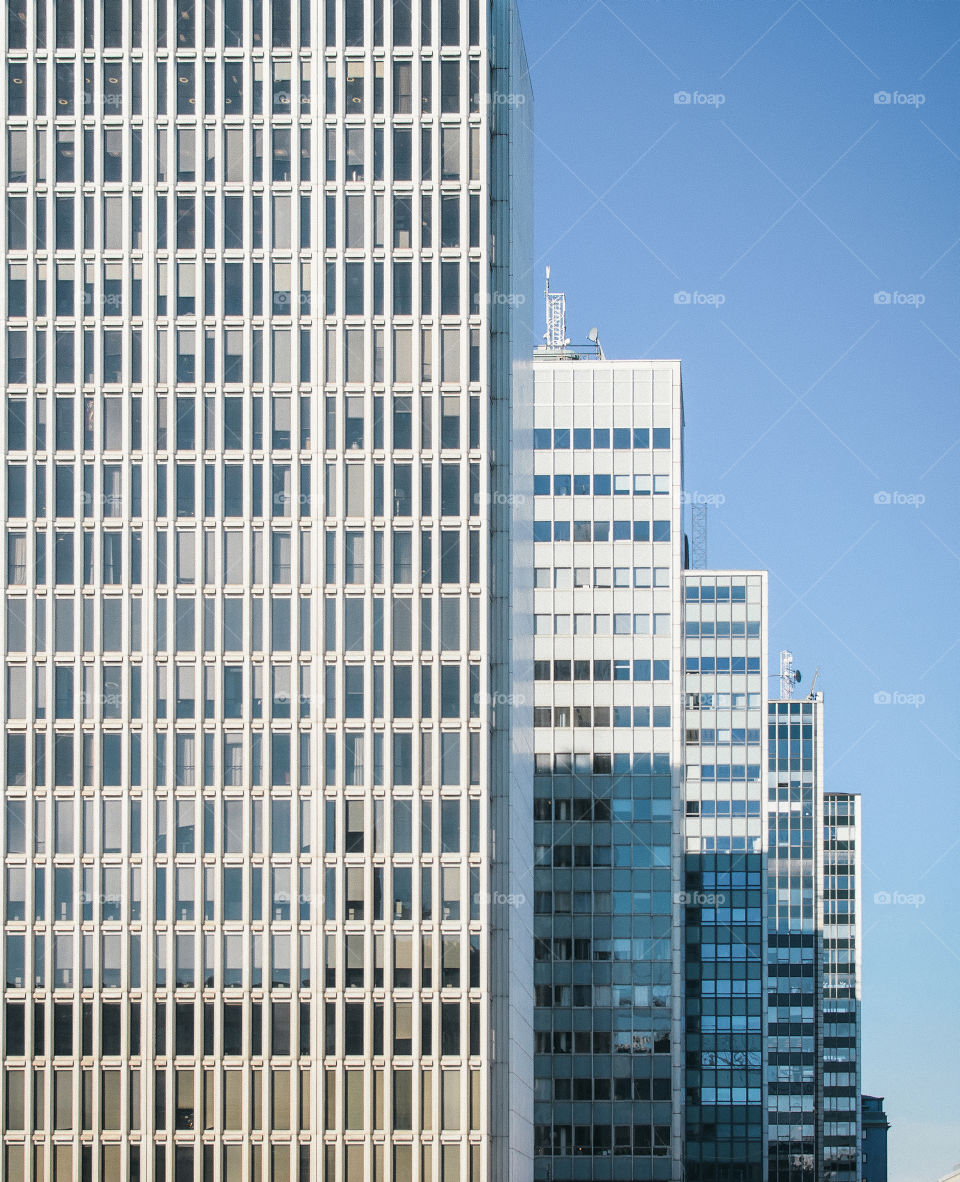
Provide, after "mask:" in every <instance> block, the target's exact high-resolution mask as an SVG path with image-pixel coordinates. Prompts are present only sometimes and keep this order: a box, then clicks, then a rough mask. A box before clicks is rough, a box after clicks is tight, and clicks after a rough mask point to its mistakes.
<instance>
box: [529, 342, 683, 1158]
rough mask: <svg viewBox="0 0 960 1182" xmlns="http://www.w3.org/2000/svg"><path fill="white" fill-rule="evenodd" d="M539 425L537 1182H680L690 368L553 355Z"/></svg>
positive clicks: (541, 382) (537, 398)
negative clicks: (685, 448)
mask: <svg viewBox="0 0 960 1182" xmlns="http://www.w3.org/2000/svg"><path fill="white" fill-rule="evenodd" d="M534 416H535V418H534V451H533V461H534V475H533V480H534V493H535V496H534V523H533V529H534V564H535V570H534V600H535V604H534V610H535V614H534V638H533V644H534V717H533V725H534V730H533V739H534V761H535V768H534V771H535V775H534V813H533V817H534V843H535V844H534V892H535V893H534V912H535V914H534V942H533V950H534V983H535V1000H536V1009H535V1011H534V1013H535V1020H534V1025H535V1034H534V1037H535V1057H534V1073H535V1121H536V1130H535V1132H536V1141H535V1145H536V1157H535V1170H534V1177H535V1178H538V1179H551V1180H553V1179H561V1178H569V1179H577V1178H582V1179H595V1178H596V1179H599V1178H623V1179H670V1178H673V1177H676V1176H677V1171H678V1169H679V1163H680V1161H681V1153H682V1130H681V1129H680V1128H679V1127H678V1125H677V1123H675V1122H676V1117H677V1114H678V1113H679V1111H680V1104H679V1095H678V1087H679V1085H680V1080H681V1077H680V1064H681V1062H682V1058H681V1056H682V1033H681V1029H680V1027H679V1025H678V1020H679V1016H680V1010H679V997H678V994H679V990H678V987H677V982H678V980H679V942H678V936H679V925H678V918H679V847H678V845H677V841H676V838H677V834H678V832H679V829H678V817H679V801H680V794H679V788H680V776H681V761H680V747H679V743H678V730H677V726H676V721H677V719H678V718H679V712H680V709H681V705H682V698H681V690H682V664H681V662H682V644H681V634H682V626H681V614H680V609H681V598H680V593H681V584H682V563H683V549H682V530H681V508H680V506H681V499H680V496H679V493H680V489H681V480H682V438H681V434H682V422H683V410H682V396H681V388H680V369H679V365H678V364H677V363H675V362H672V363H671V362H624V363H608V362H604V361H600V360H598V361H589V360H588V361H584V360H574V359H571V358H568V357H565V356H558V355H556V354H552V353H550V352H549V351H548V350H542V351H541V352H540V353H539V354H538V356H537V357H536V358H535V361H534Z"/></svg>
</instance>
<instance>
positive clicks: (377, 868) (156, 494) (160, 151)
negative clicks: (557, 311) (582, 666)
mask: <svg viewBox="0 0 960 1182" xmlns="http://www.w3.org/2000/svg"><path fill="white" fill-rule="evenodd" d="M4 29H5V31H4V37H5V41H4V48H5V55H4V56H5V62H6V71H7V84H6V86H5V87H4V88H3V97H2V99H0V103H2V113H3V121H4V126H5V129H6V130H5V148H4V154H3V180H4V189H5V203H6V210H5V219H4V236H3V245H4V266H5V269H6V275H5V277H4V282H3V284H2V288H0V317H2V320H3V324H4V338H5V340H4V347H3V349H2V350H0V364H2V366H3V370H2V381H3V387H4V393H5V399H4V407H3V413H2V426H0V431H2V449H3V456H4V461H5V476H4V479H3V482H2V484H3V487H2V492H0V496H2V515H0V516H2V522H3V530H4V535H5V536H4V554H5V558H6V579H5V584H4V605H3V611H2V613H0V614H2V623H0V627H2V645H3V652H4V657H5V674H4V681H3V689H2V710H3V718H4V726H3V754H2V759H3V764H2V766H3V767H4V769H5V776H6V779H5V781H4V784H5V787H4V805H3V809H2V819H0V850H2V856H3V862H4V865H3V873H2V888H0V889H2V916H3V924H4V933H3V940H2V942H0V958H2V959H0V966H2V969H0V971H2V981H3V989H4V998H3V1006H4V1010H3V1022H2V1053H3V1070H2V1074H0V1114H2V1121H3V1125H2V1147H0V1153H2V1161H0V1175H2V1177H3V1178H4V1179H5V1182H40V1180H43V1182H67V1180H70V1182H74V1180H75V1179H82V1180H83V1182H88V1180H90V1182H92V1180H94V1179H99V1180H102V1182H122V1180H125V1179H128V1178H143V1179H144V1180H145V1182H161V1180H163V1182H199V1180H203V1182H208V1180H210V1182H212V1180H215V1179H216V1180H220V1179H226V1178H229V1179H231V1180H233V1179H237V1180H241V1179H242V1180H244V1182H247V1180H249V1182H294V1180H299V1182H306V1180H307V1179H311V1180H313V1179H318V1178H322V1179H323V1180H324V1182H361V1180H363V1182H366V1180H370V1182H374V1180H376V1182H379V1180H380V1179H384V1180H386V1182H467V1180H468V1179H469V1180H471V1182H492V1180H493V1179H497V1180H498V1182H499V1180H500V1179H507V1178H517V1179H521V1178H524V1177H525V1176H528V1173H527V1174H526V1175H525V1171H527V1172H529V1169H530V1166H529V1159H530V1156H531V1154H532V1091H531V1086H530V1079H531V1077H532V1071H531V1069H530V1058H531V1047H532V1033H531V1031H530V1014H531V1013H532V980H531V972H530V968H529V961H530V947H531V944H532V928H531V923H530V920H529V918H528V911H529V904H528V903H526V902H524V900H529V899H532V887H531V885H530V884H529V882H528V880H527V877H524V876H528V877H529V874H530V864H529V854H528V850H529V848H530V845H531V834H530V829H531V824H532V820H531V818H532V800H531V796H530V788H529V783H530V778H529V775H528V774H527V772H526V770H525V762H524V761H526V763H527V764H529V760H530V752H529V751H528V750H526V751H525V750H524V746H525V744H524V738H523V725H524V721H525V715H524V707H523V705H522V704H521V705H518V706H517V707H516V708H515V709H513V710H512V711H507V710H502V709H499V708H498V703H499V702H500V701H501V700H502V701H504V702H506V700H507V698H508V697H509V696H510V695H511V694H515V693H516V688H515V687H516V686H517V685H520V686H522V685H523V684H524V682H523V679H524V677H525V676H527V675H528V674H527V673H526V672H525V670H524V667H523V661H524V654H525V648H524V646H525V645H529V641H528V640H526V638H525V636H524V635H523V634H522V630H521V633H520V635H517V636H514V631H515V630H514V628H513V625H512V614H513V612H514V611H515V610H517V609H518V607H519V606H521V605H520V604H519V598H518V597H519V596H520V595H521V594H522V580H516V581H515V582H513V583H512V582H511V579H510V578H509V577H508V573H507V572H508V571H509V564H510V561H511V559H512V558H514V557H515V558H516V559H517V561H518V562H522V561H524V554H527V556H529V538H528V537H527V538H526V539H525V538H524V536H523V531H522V520H523V519H522V513H519V514H515V513H513V512H512V511H511V510H512V509H513V508H514V506H515V503H517V502H518V501H519V503H521V504H522V498H518V497H517V496H516V492H515V489H514V485H513V484H512V480H513V473H512V466H511V441H512V439H513V437H514V433H516V435H517V436H518V437H520V438H522V437H523V433H524V431H525V430H526V431H527V432H528V431H529V428H528V425H527V423H526V420H525V417H524V416H525V414H527V413H529V408H528V407H527V400H528V395H527V394H526V393H525V389H526V387H525V384H524V375H523V370H522V367H521V366H519V365H518V363H517V360H516V359H517V358H524V359H527V358H528V356H529V332H528V330H527V328H526V327H525V325H524V323H523V315H524V312H526V311H528V310H529V300H527V299H526V297H525V295H524V291H525V289H524V284H525V282H526V281H527V280H528V278H529V258H528V251H529V242H530V225H529V216H530V215H529V204H528V200H529V173H530V158H529V129H528V126H527V124H528V121H529V117H530V106H529V102H528V98H529V96H528V88H527V81H526V76H525V67H524V63H523V49H522V42H521V38H520V34H519V28H518V24H517V18H516V13H515V10H514V7H513V5H512V3H511V2H509V0H495V2H494V3H493V4H487V3H480V2H479V0H422V2H421V0H336V2H334V0H326V2H325V3H324V2H323V0H178V2H176V3H174V0H96V2H93V0H37V2H36V3H31V4H27V3H23V2H20V0H11V3H9V4H8V6H7V16H6V22H5V26H4ZM527 364H529V363H528V361H527ZM525 408H527V409H526V410H525ZM525 547H526V549H525ZM529 565H530V566H532V563H530V564H529ZM519 696H520V697H522V696H523V695H522V693H521V694H520V695H519ZM527 746H528V744H527ZM504 900H510V901H511V902H509V903H507V902H504ZM518 900H519V902H518Z"/></svg>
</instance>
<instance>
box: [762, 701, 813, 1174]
mask: <svg viewBox="0 0 960 1182" xmlns="http://www.w3.org/2000/svg"><path fill="white" fill-rule="evenodd" d="M822 724H823V705H822V702H820V701H819V700H814V701H803V702H799V701H797V702H793V701H776V702H770V703H769V704H768V759H769V764H768V773H767V784H768V789H767V795H768V801H769V803H768V812H767V816H768V823H769V839H768V848H769V870H768V877H767V925H768V929H767V930H768V964H767V1030H768V1033H769V1046H768V1051H767V1087H768V1114H769V1121H768V1127H769V1147H770V1148H769V1163H770V1178H771V1179H772V1180H782V1182H787V1180H789V1179H793V1178H801V1177H802V1176H803V1171H804V1170H806V1171H807V1172H808V1173H809V1165H808V1163H811V1162H814V1161H817V1160H818V1158H819V1156H820V1154H821V1152H822V1148H821V1138H822V1135H823V1129H822V1121H823V1047H822V1038H823V1032H822V1029H821V1021H820V1015H821V1007H822V974H823V964H822V937H821V930H822V922H823V917H822V885H821V884H822V874H823V853H822V841H821V838H820V833H821V831H822V827H823V725H822Z"/></svg>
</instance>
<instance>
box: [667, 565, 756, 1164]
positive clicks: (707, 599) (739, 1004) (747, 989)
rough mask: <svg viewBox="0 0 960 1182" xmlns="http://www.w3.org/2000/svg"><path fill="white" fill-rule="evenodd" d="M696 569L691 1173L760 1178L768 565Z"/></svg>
mask: <svg viewBox="0 0 960 1182" xmlns="http://www.w3.org/2000/svg"><path fill="white" fill-rule="evenodd" d="M684 583H685V587H684V612H685V629H684V630H685V634H686V635H685V640H684V645H685V655H684V660H685V667H686V674H685V695H686V700H685V705H686V713H685V735H684V738H685V742H686V750H687V759H686V814H687V816H686V822H685V826H686V828H685V833H686V851H687V853H686V883H685V886H686V896H685V902H686V908H685V910H686V1015H687V1035H686V1051H687V1070H686V1088H687V1105H686V1114H685V1116H686V1130H687V1159H686V1160H687V1176H688V1177H689V1178H690V1179H691V1180H692V1182H714V1180H719V1179H720V1178H726V1177H728V1176H729V1171H731V1170H735V1171H736V1176H738V1177H740V1178H741V1179H743V1180H744V1182H760V1179H761V1178H762V1177H763V1174H764V1167H765V1163H764V1154H765V1151H764V1142H765V1128H764V1126H765V1122H766V1119H767V1111H766V1109H767V1105H766V1088H765V1079H764V1038H765V1031H764V1020H765V1019H764V1011H765V996H764V990H765V985H766V976H765V972H766V970H765V966H766V924H765V919H764V903H765V899H764V890H765V887H766V882H765V873H766V858H765V852H766V837H767V834H766V818H765V816H764V815H763V812H764V799H763V779H762V769H763V767H764V765H765V763H766V758H765V749H766V739H767V736H766V733H765V731H764V729H763V727H764V723H765V721H766V693H765V690H766V686H765V684H764V673H763V672H762V671H763V670H765V669H766V656H767V654H766V576H765V575H764V574H763V573H761V572H756V573H750V574H726V573H714V572H709V571H708V572H704V573H702V574H701V573H700V572H692V571H688V572H686V574H685V576H684ZM734 670H736V671H734ZM694 1064H695V1065H694Z"/></svg>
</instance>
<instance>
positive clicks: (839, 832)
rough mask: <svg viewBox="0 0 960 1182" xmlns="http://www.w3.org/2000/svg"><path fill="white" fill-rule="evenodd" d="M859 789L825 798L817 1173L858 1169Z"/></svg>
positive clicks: (846, 1180) (843, 1174)
mask: <svg viewBox="0 0 960 1182" xmlns="http://www.w3.org/2000/svg"><path fill="white" fill-rule="evenodd" d="M860 803H861V802H860V797H859V796H858V795H857V794H856V793H851V792H828V793H826V794H825V796H824V798H823V813H824V817H823V821H824V829H823V834H824V838H823V866H824V869H823V1082H824V1091H823V1109H824V1112H823V1177H824V1178H825V1179H827V1180H828V1182H857V1180H858V1179H859V1178H860V1177H861V1175H862V1172H863V1166H862V1157H861V1134H862V1128H861V1121H862V1113H861V1100H860V1094H861V1093H860V1075H861V1072H860V976H861V974H860V957H861V950H860V942H861V931H862V923H861V861H860V860H861V854H860V849H861V841H860V833H861V830H860Z"/></svg>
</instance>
